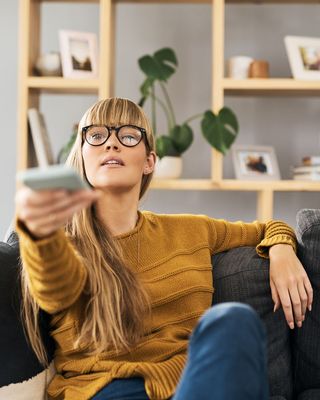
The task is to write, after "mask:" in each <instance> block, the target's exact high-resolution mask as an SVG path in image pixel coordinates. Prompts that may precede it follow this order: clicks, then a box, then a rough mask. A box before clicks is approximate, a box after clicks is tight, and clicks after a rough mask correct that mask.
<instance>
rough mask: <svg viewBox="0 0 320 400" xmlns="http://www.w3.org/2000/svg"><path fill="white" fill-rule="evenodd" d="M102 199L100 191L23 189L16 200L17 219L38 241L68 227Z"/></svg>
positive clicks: (24, 187) (18, 191)
mask: <svg viewBox="0 0 320 400" xmlns="http://www.w3.org/2000/svg"><path fill="white" fill-rule="evenodd" d="M98 197H99V193H98V192H95V191H93V190H87V189H85V190H77V191H73V192H71V191H66V190H61V189H54V190H39V191H35V190H32V189H30V188H28V187H26V186H22V187H21V188H20V189H18V190H17V193H16V197H15V203H16V216H17V218H18V219H19V220H20V221H22V222H23V223H24V225H25V226H26V227H27V229H28V230H29V231H30V233H31V234H32V235H33V236H34V237H35V238H37V239H40V238H43V237H46V236H49V235H50V234H52V233H54V232H55V231H57V230H58V229H59V228H60V227H62V226H64V225H65V224H66V223H67V222H68V220H69V219H70V218H71V217H72V216H73V214H75V213H76V212H78V211H80V210H81V209H82V208H85V207H88V206H89V205H90V204H91V203H92V202H93V201H95V200H97V199H98Z"/></svg>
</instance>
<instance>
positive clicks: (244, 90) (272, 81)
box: [223, 78, 320, 96]
mask: <svg viewBox="0 0 320 400" xmlns="http://www.w3.org/2000/svg"><path fill="white" fill-rule="evenodd" d="M223 87H224V90H225V93H226V94H227V95H275V94H277V95H279V94H282V95H292V94H294V95H308V96H312V95H316V96H319V95H320V80H319V81H302V80H296V79H292V78H269V79H241V80H240V79H239V80H235V79H230V78H224V80H223Z"/></svg>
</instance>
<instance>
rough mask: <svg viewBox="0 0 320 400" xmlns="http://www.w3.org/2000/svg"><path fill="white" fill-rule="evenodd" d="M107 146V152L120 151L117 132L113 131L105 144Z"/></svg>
mask: <svg viewBox="0 0 320 400" xmlns="http://www.w3.org/2000/svg"><path fill="white" fill-rule="evenodd" d="M105 146H106V149H107V150H110V149H111V148H113V149H115V150H118V149H119V143H118V139H117V137H116V133H115V131H113V130H112V132H111V135H110V136H109V137H108V140H107V141H106V143H105Z"/></svg>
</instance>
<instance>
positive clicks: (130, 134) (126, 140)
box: [118, 126, 142, 146]
mask: <svg viewBox="0 0 320 400" xmlns="http://www.w3.org/2000/svg"><path fill="white" fill-rule="evenodd" d="M118 137H119V140H120V142H121V143H122V144H123V145H125V146H136V145H137V144H138V143H139V142H140V141H141V137H142V133H141V131H140V130H139V129H137V128H134V127H133V126H123V127H122V128H121V129H120V130H119V134H118Z"/></svg>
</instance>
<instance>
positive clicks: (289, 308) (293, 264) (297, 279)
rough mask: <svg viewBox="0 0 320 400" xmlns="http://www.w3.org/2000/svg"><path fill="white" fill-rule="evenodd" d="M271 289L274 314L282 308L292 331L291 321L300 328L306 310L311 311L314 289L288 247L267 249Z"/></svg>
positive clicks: (278, 246)
mask: <svg viewBox="0 0 320 400" xmlns="http://www.w3.org/2000/svg"><path fill="white" fill-rule="evenodd" d="M269 256H270V286H271V293H272V299H273V301H274V303H275V305H274V311H276V310H277V309H278V308H279V307H280V306H282V308H283V311H284V314H285V317H286V320H287V323H288V325H289V327H290V328H291V329H293V328H294V322H295V323H296V325H297V326H298V327H299V328H300V327H301V326H302V323H303V321H304V319H305V314H306V310H307V308H308V309H309V311H311V307H312V300H313V290H312V286H311V283H310V281H309V278H308V275H307V273H306V271H305V270H304V268H303V266H302V264H301V262H300V261H299V259H298V257H297V256H296V254H295V252H294V250H293V248H292V247H291V246H290V245H287V244H278V245H274V246H272V247H271V248H270V249H269Z"/></svg>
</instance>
